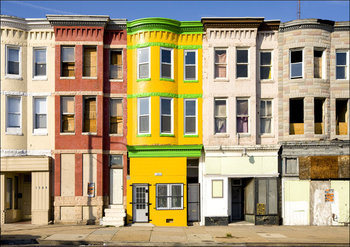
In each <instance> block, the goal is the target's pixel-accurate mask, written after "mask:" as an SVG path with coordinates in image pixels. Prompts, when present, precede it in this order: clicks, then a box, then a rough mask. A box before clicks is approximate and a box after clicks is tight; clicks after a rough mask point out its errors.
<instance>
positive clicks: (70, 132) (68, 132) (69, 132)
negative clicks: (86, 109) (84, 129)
mask: <svg viewBox="0 0 350 247" xmlns="http://www.w3.org/2000/svg"><path fill="white" fill-rule="evenodd" d="M64 97H67V98H73V101H74V112H73V113H70V112H63V107H62V106H63V100H62V98H64ZM60 108H61V109H60V110H61V114H60V117H61V121H60V124H61V127H60V134H73V135H74V134H75V130H76V126H77V123H76V118H75V97H74V95H72V96H71V95H62V96H61V97H60ZM63 115H73V118H74V130H73V131H63Z"/></svg>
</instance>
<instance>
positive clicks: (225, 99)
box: [213, 98, 229, 135]
mask: <svg viewBox="0 0 350 247" xmlns="http://www.w3.org/2000/svg"><path fill="white" fill-rule="evenodd" d="M219 100H224V101H225V102H226V132H223V133H221V132H216V131H215V128H216V126H215V124H216V123H215V118H216V115H215V101H219ZM227 102H228V99H227V98H214V111H213V113H214V135H226V134H228V133H229V131H228V104H227ZM219 118H220V117H219Z"/></svg>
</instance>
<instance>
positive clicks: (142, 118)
mask: <svg viewBox="0 0 350 247" xmlns="http://www.w3.org/2000/svg"><path fill="white" fill-rule="evenodd" d="M137 114H138V117H137V119H138V133H139V134H149V133H150V132H151V131H150V122H151V114H150V98H139V99H138V112H137Z"/></svg>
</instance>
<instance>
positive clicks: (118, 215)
mask: <svg viewBox="0 0 350 247" xmlns="http://www.w3.org/2000/svg"><path fill="white" fill-rule="evenodd" d="M125 216H126V213H124V212H123V213H105V217H106V218H111V217H112V218H113V217H119V218H124V217H125Z"/></svg>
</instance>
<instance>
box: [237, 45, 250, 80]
mask: <svg viewBox="0 0 350 247" xmlns="http://www.w3.org/2000/svg"><path fill="white" fill-rule="evenodd" d="M245 50H246V51H247V60H248V62H246V63H241V62H240V63H239V62H238V61H237V60H238V55H237V54H238V51H245ZM249 55H250V52H249V47H237V48H236V79H238V80H240V79H249V72H250V69H249V62H250V59H249ZM238 65H246V66H247V76H246V77H238V73H237V71H238Z"/></svg>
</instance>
